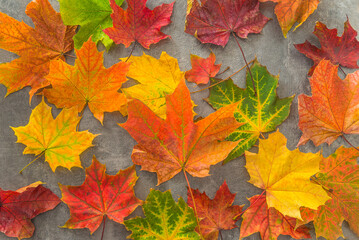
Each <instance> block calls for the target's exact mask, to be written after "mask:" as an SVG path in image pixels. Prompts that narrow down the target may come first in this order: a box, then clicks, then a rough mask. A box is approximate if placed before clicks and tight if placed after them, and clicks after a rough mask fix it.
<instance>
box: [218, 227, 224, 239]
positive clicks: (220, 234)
mask: <svg viewBox="0 0 359 240" xmlns="http://www.w3.org/2000/svg"><path fill="white" fill-rule="evenodd" d="M219 236H220V238H221V240H223V236H222V232H221V229H219Z"/></svg>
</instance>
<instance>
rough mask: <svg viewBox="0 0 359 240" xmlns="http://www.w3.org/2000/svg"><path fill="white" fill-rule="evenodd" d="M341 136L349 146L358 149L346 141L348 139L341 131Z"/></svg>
mask: <svg viewBox="0 0 359 240" xmlns="http://www.w3.org/2000/svg"><path fill="white" fill-rule="evenodd" d="M342 138H343V139H344V141H345V142H346V143H348V144H349V146H351V147H352V148H354V149H355V150H357V151H359V149H358V148H357V147H354V146H353V144H351V143H350V142H349V141H348V139H347V138H346V137H345V135H344V133H343V132H342Z"/></svg>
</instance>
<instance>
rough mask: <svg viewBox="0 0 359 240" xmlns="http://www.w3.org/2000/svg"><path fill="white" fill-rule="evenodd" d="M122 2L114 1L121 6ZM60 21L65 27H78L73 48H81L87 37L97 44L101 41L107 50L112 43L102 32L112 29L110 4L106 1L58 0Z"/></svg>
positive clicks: (121, 0) (120, 0)
mask: <svg viewBox="0 0 359 240" xmlns="http://www.w3.org/2000/svg"><path fill="white" fill-rule="evenodd" d="M123 1H124V0H116V3H117V4H118V5H119V6H121V5H122V3H123ZM59 3H60V12H61V17H62V20H63V21H64V23H65V24H66V25H80V26H81V27H80V30H79V31H78V32H77V33H76V35H75V36H74V42H75V48H81V46H82V44H84V43H85V42H86V41H87V40H88V39H89V37H90V36H91V38H92V41H94V42H95V43H98V42H99V41H101V42H102V43H103V44H104V45H105V47H106V49H107V50H109V49H110V47H111V46H112V44H113V41H112V40H111V39H110V38H109V37H108V36H107V35H106V34H105V33H104V32H103V31H102V30H103V29H105V28H108V27H112V19H111V13H112V9H111V6H110V2H109V1H107V0H77V1H73V0H59Z"/></svg>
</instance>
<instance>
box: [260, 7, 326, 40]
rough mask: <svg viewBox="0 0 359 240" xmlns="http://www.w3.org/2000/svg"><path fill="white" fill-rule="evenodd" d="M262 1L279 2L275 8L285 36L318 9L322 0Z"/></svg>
mask: <svg viewBox="0 0 359 240" xmlns="http://www.w3.org/2000/svg"><path fill="white" fill-rule="evenodd" d="M259 1H260V2H275V3H277V4H276V6H275V9H274V12H275V15H277V19H278V22H279V25H280V27H281V28H282V32H283V35H284V37H287V33H288V32H289V30H290V29H291V28H292V27H293V25H294V24H295V23H298V24H297V26H296V27H295V28H294V30H293V31H295V30H296V29H297V28H298V27H299V26H300V25H302V24H303V23H304V22H305V20H307V18H308V17H309V16H310V15H311V14H312V13H313V12H314V11H315V10H316V9H317V7H318V4H319V2H320V0H259Z"/></svg>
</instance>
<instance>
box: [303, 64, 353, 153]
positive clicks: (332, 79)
mask: <svg viewBox="0 0 359 240" xmlns="http://www.w3.org/2000/svg"><path fill="white" fill-rule="evenodd" d="M358 79H359V71H357V72H355V73H352V74H348V75H347V77H346V78H345V79H344V80H342V79H340V78H339V77H338V66H334V65H333V64H331V63H330V61H328V60H322V61H321V62H320V63H319V64H318V66H317V67H316V68H315V71H314V73H313V76H312V77H311V78H310V79H309V81H310V86H311V88H312V96H311V97H310V96H307V95H304V94H301V95H299V97H298V112H299V128H300V129H301V130H302V132H303V135H302V137H301V138H300V140H299V143H298V145H303V144H305V143H306V142H308V141H309V140H312V141H313V143H314V144H315V146H318V145H320V144H322V143H324V142H326V143H328V144H331V143H332V142H334V141H335V140H336V139H337V138H338V137H339V136H342V137H344V134H358V133H359V124H358V122H359V118H358V117H359V108H358V106H359V92H358V91H357V89H358V87H359V84H358Z"/></svg>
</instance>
